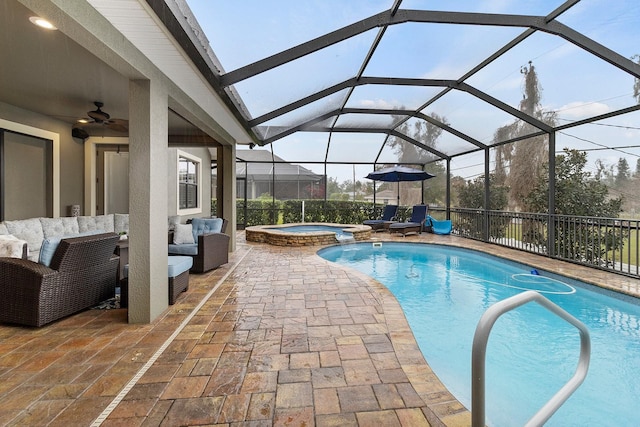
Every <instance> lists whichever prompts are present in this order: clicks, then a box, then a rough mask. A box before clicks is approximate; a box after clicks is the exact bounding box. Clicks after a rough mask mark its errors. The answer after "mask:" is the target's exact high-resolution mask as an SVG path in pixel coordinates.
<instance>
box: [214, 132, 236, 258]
mask: <svg viewBox="0 0 640 427" xmlns="http://www.w3.org/2000/svg"><path fill="white" fill-rule="evenodd" d="M218 153H222V155H218V166H219V167H220V169H221V170H222V217H223V218H225V219H227V220H228V221H229V225H228V226H227V234H228V235H229V236H231V239H230V241H229V251H230V252H233V251H235V250H236V219H237V216H236V146H235V144H234V145H224V146H222V147H220V148H219V149H218ZM220 162H221V164H220ZM218 185H220V183H218Z"/></svg>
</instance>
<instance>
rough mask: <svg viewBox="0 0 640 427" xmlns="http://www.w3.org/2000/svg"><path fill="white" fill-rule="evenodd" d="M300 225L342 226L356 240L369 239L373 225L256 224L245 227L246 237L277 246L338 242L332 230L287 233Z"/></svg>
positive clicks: (315, 223) (253, 240)
mask: <svg viewBox="0 0 640 427" xmlns="http://www.w3.org/2000/svg"><path fill="white" fill-rule="evenodd" d="M300 225H321V226H330V227H341V228H342V229H343V230H344V231H346V232H349V233H351V234H353V238H354V239H355V240H356V241H362V240H369V238H370V237H371V227H369V226H368V225H354V224H334V223H318V222H305V223H291V224H283V225H254V226H251V227H247V228H246V229H245V237H246V240H247V241H248V242H254V243H267V244H270V245H275V246H291V247H297V246H321V245H332V244H335V243H336V237H335V233H334V232H332V231H311V232H306V233H293V232H291V233H287V232H286V231H285V230H282V231H280V230H278V228H286V227H292V226H300Z"/></svg>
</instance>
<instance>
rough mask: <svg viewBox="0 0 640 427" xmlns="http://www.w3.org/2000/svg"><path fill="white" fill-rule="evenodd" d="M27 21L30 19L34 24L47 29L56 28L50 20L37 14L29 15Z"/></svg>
mask: <svg viewBox="0 0 640 427" xmlns="http://www.w3.org/2000/svg"><path fill="white" fill-rule="evenodd" d="M29 21H31V23H32V24H35V25H37V26H38V27H42V28H45V29H47V30H57V28H56V26H55V25H53V24H52V23H51V22H49V21H47V20H46V19H43V18H40V17H39V16H31V17H29Z"/></svg>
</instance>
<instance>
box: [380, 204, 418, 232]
mask: <svg viewBox="0 0 640 427" xmlns="http://www.w3.org/2000/svg"><path fill="white" fill-rule="evenodd" d="M426 220H427V205H415V206H414V207H413V209H412V210H411V218H409V221H407V222H396V223H394V224H391V225H390V226H389V230H390V231H391V230H407V229H415V228H417V229H418V233H419V232H421V231H422V226H423V225H424V223H425V221H426ZM403 234H404V232H403Z"/></svg>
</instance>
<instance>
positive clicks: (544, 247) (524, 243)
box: [238, 202, 640, 278]
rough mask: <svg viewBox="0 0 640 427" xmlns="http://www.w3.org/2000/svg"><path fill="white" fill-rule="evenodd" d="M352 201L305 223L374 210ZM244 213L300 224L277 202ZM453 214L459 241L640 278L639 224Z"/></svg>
mask: <svg viewBox="0 0 640 427" xmlns="http://www.w3.org/2000/svg"><path fill="white" fill-rule="evenodd" d="M289 203H291V202H289ZM353 203H355V202H340V204H339V205H338V204H336V205H334V204H331V208H329V209H328V210H327V211H325V212H324V214H323V215H321V216H322V217H318V218H315V217H314V218H310V217H309V216H308V217H307V218H306V219H307V221H311V220H313V221H321V222H323V221H324V222H339V223H358V222H361V220H362V219H363V218H365V217H366V218H369V217H370V216H372V214H373V212H369V211H362V209H356V211H357V212H355V211H354V208H353V206H352V207H351V208H348V207H347V206H349V205H351V204H353ZM316 208H317V207H316ZM325 209H327V207H326V206H325ZM241 210H242V211H243V212H242V213H241V211H240V210H239V211H238V219H239V221H240V220H242V224H246V225H247V226H249V225H264V224H277V223H279V222H281V221H283V220H285V221H284V222H298V221H301V219H300V218H297V217H295V218H294V217H293V216H292V215H291V213H290V212H289V211H290V210H291V207H288V208H284V207H283V206H280V205H276V204H269V207H268V208H266V209H265V208H264V207H261V208H257V205H256V206H253V205H252V206H242V209H241ZM360 211H362V212H360ZM408 212H410V208H408V207H406V208H405V207H403V208H401V209H400V210H399V214H400V215H399V217H400V218H399V219H400V220H404V219H405V217H406V216H407V215H406V214H407V213H408ZM449 212H450V213H449V215H450V219H451V221H452V224H453V230H452V234H455V235H458V236H460V237H466V238H469V239H475V240H480V241H483V242H486V243H492V244H496V245H500V246H505V247H509V248H513V249H518V250H521V251H525V252H531V253H535V254H538V255H543V256H547V257H550V258H555V259H560V260H564V261H569V262H572V263H575V264H581V265H586V266H589V267H593V268H597V269H601V270H606V271H611V272H614V273H618V274H623V275H626V276H631V277H636V278H640V247H639V245H640V239H639V237H640V236H639V235H640V220H635V219H622V218H597V217H584V216H572V215H548V214H543V213H527V212H507V211H483V210H482V209H464V208H452V209H450V211H449ZM429 213H430V215H432V216H433V217H434V218H436V219H445V218H446V210H445V209H444V208H438V207H429ZM316 216H317V215H316ZM361 217H362V218H361ZM550 224H551V225H552V226H551V227H550V226H549V225H550Z"/></svg>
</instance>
